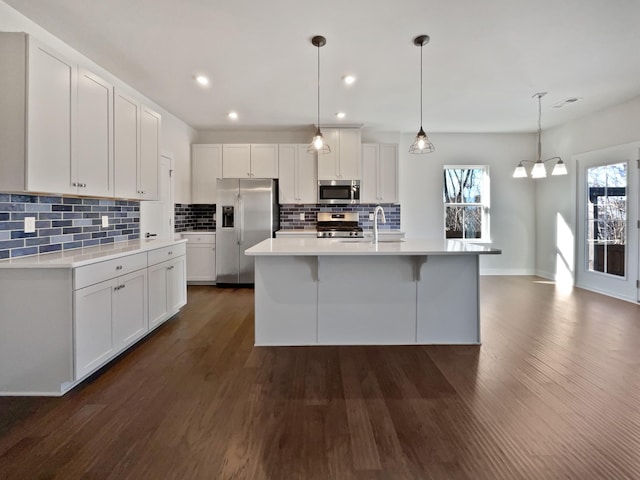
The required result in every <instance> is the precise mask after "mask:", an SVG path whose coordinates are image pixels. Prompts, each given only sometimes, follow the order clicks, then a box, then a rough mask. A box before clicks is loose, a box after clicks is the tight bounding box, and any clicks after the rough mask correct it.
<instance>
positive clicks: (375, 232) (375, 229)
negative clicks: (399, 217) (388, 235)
mask: <svg viewBox="0 0 640 480" xmlns="http://www.w3.org/2000/svg"><path fill="white" fill-rule="evenodd" d="M378 212H380V213H381V214H382V223H387V219H386V218H385V216H384V209H383V208H382V207H381V206H380V205H378V206H377V207H376V208H375V210H374V211H373V243H374V244H376V245H377V244H378Z"/></svg>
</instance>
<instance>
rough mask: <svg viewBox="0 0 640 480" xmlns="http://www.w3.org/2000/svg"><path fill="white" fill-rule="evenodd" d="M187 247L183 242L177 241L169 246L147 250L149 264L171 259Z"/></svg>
mask: <svg viewBox="0 0 640 480" xmlns="http://www.w3.org/2000/svg"><path fill="white" fill-rule="evenodd" d="M186 251H187V249H186V247H185V244H184V243H177V244H175V245H171V246H169V247H163V248H158V249H157V250H151V251H149V252H148V253H149V265H155V264H156V263H160V262H164V261H165V260H171V259H172V258H175V257H179V256H180V255H184V254H185V253H186Z"/></svg>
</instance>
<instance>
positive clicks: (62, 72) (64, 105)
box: [26, 37, 77, 194]
mask: <svg viewBox="0 0 640 480" xmlns="http://www.w3.org/2000/svg"><path fill="white" fill-rule="evenodd" d="M28 62H29V81H28V97H27V103H28V115H27V132H28V134H27V152H28V154H27V175H26V189H27V190H28V191H36V192H50V193H58V194H60V193H76V188H75V187H74V186H73V185H72V183H73V181H72V179H71V160H72V150H73V149H72V132H73V128H74V122H75V101H76V82H77V77H76V75H77V71H76V66H75V65H74V64H73V63H72V62H69V61H68V60H67V59H65V58H64V57H63V56H61V55H58V54H57V53H55V52H53V51H52V50H50V49H49V48H48V47H44V46H43V45H41V44H40V43H39V42H37V41H36V40H34V39H33V38H32V37H29V60H28Z"/></svg>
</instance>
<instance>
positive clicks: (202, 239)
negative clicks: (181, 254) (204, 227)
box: [182, 233, 216, 246]
mask: <svg viewBox="0 0 640 480" xmlns="http://www.w3.org/2000/svg"><path fill="white" fill-rule="evenodd" d="M182 238H184V239H187V240H188V241H189V243H188V244H187V246H188V245H193V244H194V243H207V244H214V245H215V243H216V236H215V235H211V234H210V233H204V234H197V233H183V234H182Z"/></svg>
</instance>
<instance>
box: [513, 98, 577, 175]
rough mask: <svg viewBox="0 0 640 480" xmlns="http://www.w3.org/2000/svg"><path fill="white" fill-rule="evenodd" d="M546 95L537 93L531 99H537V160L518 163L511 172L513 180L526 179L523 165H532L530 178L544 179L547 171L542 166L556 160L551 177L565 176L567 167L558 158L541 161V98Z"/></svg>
mask: <svg viewBox="0 0 640 480" xmlns="http://www.w3.org/2000/svg"><path fill="white" fill-rule="evenodd" d="M546 94H547V92H538V93H535V94H534V95H533V97H531V98H537V99H538V159H537V160H536V161H535V162H532V161H531V160H522V161H521V162H520V163H518V166H517V167H516V169H515V170H514V171H513V178H525V177H527V170H526V169H525V168H524V165H523V163H533V168H532V169H531V178H545V177H546V176H547V169H546V168H545V166H544V164H545V163H546V162H550V161H551V160H557V162H556V164H555V166H554V167H553V171H552V172H551V175H567V166H566V165H565V164H564V162H563V161H562V159H561V158H560V157H551V158H548V159H546V160H542V97H544V96H545V95H546Z"/></svg>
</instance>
